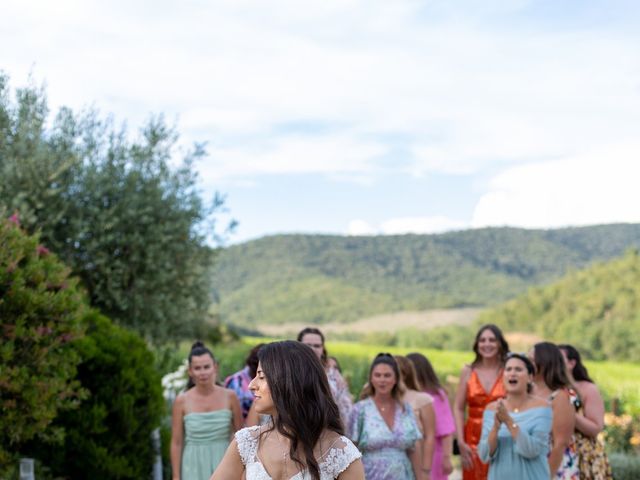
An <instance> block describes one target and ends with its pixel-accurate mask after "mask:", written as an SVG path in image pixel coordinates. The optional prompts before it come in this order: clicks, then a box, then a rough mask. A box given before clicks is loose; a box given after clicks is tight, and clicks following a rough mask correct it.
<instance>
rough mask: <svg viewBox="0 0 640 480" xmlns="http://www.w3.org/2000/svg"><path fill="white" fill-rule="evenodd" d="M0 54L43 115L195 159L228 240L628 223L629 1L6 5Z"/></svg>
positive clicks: (632, 134)
mask: <svg viewBox="0 0 640 480" xmlns="http://www.w3.org/2000/svg"><path fill="white" fill-rule="evenodd" d="M0 41H1V42H2V44H3V45H5V48H3V53H2V55H1V56H0V68H1V69H3V70H4V71H5V72H6V73H8V74H9V75H10V76H11V80H12V85H13V86H20V85H24V84H25V83H26V82H27V78H28V76H29V72H32V74H33V76H34V78H35V79H36V81H44V82H46V85H47V92H48V96H49V100H50V104H51V106H52V107H53V108H54V110H55V109H57V108H58V107H59V106H61V105H68V106H71V107H72V108H74V109H81V108H83V107H86V106H88V105H95V106H96V107H98V108H99V109H100V110H101V111H102V112H103V113H112V114H113V115H114V116H115V118H116V119H117V120H119V121H123V120H126V121H127V123H128V125H129V126H130V127H131V128H132V129H134V128H136V127H138V126H140V125H142V123H143V122H144V120H145V119H146V118H148V116H149V115H150V114H152V113H159V112H164V113H165V114H166V116H167V118H168V119H170V120H171V121H175V122H176V125H177V128H178V130H179V131H180V133H181V141H182V142H183V143H184V144H189V143H191V142H193V141H204V142H207V145H208V147H207V150H208V152H209V157H208V158H207V159H206V160H205V161H203V162H202V163H201V164H199V165H198V169H199V171H200V173H201V177H202V188H203V191H204V192H206V194H207V195H211V194H212V192H213V191H215V190H217V191H219V192H221V193H224V194H226V195H227V207H228V209H229V216H230V217H233V218H235V219H236V220H238V222H239V227H238V229H237V232H236V234H235V235H234V236H232V237H231V238H230V241H231V242H241V241H245V240H247V239H251V238H257V237H260V236H262V235H268V234H274V233H282V232H322V233H335V234H395V233H407V232H416V233H430V232H440V231H445V230H450V229H462V228H474V227H482V226H486V225H514V226H523V227H530V228H533V227H542V228H552V227H561V226H567V225H589V224H596V223H610V222H640V209H639V208H637V205H640V188H638V186H637V183H638V179H639V178H640V162H639V160H640V159H639V158H638V154H639V153H640V137H639V133H638V132H640V54H639V53H638V51H639V49H638V46H639V45H640V4H638V3H637V2H633V1H618V0H609V1H592V0H584V1H560V2H559V1H547V0H543V1H526V0H513V1H508V0H501V1H498V0H484V1H481V0H473V1H472V0H467V1H451V0H441V1H415V0H394V1H376V0H370V1H366V2H365V1H360V0H342V1H337V0H323V1H321V2H299V1H293V0H287V1H272V2H264V1H257V0H225V1H188V0H187V1H182V2H168V1H155V2H148V1H145V2H141V1H135V0H130V1H127V2H125V1H120V0H116V1H111V2H98V1H90V0H85V1H80V0H76V1H68V0H59V1H57V2H47V1H32V0H8V1H7V0H6V1H4V2H3V14H2V16H0ZM7 47H8V48H7Z"/></svg>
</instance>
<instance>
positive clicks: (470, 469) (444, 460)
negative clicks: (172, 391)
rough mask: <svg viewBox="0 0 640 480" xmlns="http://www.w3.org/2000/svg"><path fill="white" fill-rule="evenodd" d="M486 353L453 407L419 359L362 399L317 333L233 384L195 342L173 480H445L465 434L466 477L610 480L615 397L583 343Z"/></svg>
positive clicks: (488, 342) (492, 342)
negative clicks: (596, 377)
mask: <svg viewBox="0 0 640 480" xmlns="http://www.w3.org/2000/svg"><path fill="white" fill-rule="evenodd" d="M473 350H474V353H475V359H474V361H473V362H472V363H471V364H470V365H468V366H465V367H464V368H463V370H462V372H461V375H460V383H459V386H458V389H457V391H456V395H455V400H454V409H453V412H452V410H451V408H450V406H449V397H448V395H447V392H446V390H445V389H444V388H443V387H442V385H441V384H440V382H439V380H438V376H437V375H436V374H435V372H434V370H433V367H432V365H431V363H430V362H429V360H428V359H427V358H426V357H424V356H423V355H421V354H419V353H412V354H409V355H407V356H406V357H403V356H394V355H391V354H389V353H380V354H378V355H377V356H376V357H375V359H374V360H373V362H372V364H371V365H370V368H369V376H368V381H367V383H366V384H365V386H364V387H363V389H362V393H361V395H360V399H359V401H358V402H356V403H355V404H354V403H353V402H352V398H351V395H350V394H349V390H348V388H347V384H346V382H345V380H344V378H343V377H342V376H341V374H340V371H339V368H338V366H337V365H335V364H332V363H330V362H329V361H328V356H327V351H326V348H325V345H324V336H323V335H322V333H321V332H320V331H319V330H318V329H314V328H308V329H305V330H303V331H301V332H300V334H299V335H298V339H297V341H295V342H294V341H284V342H274V343H270V344H266V345H261V346H260V347H259V348H255V349H254V350H253V351H252V352H251V353H250V355H249V357H248V358H247V366H246V367H245V368H244V369H243V370H241V371H240V372H237V373H236V374H234V375H232V376H230V377H228V378H227V380H226V382H225V384H226V385H227V386H228V387H230V388H223V387H221V386H218V385H216V384H215V382H214V381H213V379H215V376H216V374H217V371H216V370H217V364H216V362H215V359H214V357H213V354H212V353H211V352H210V351H209V350H207V349H206V348H204V346H203V345H202V344H199V343H197V344H194V348H193V349H192V352H191V354H190V355H189V375H190V378H191V380H192V382H193V384H194V388H192V389H189V390H187V391H186V392H184V393H183V394H181V395H180V396H178V398H177V400H176V402H175V404H174V407H173V424H172V428H173V433H172V444H171V460H172V468H173V479H174V480H177V479H183V480H201V479H202V480H206V479H208V478H211V480H227V479H229V480H231V479H240V478H246V479H248V480H277V479H288V480H311V479H313V480H329V479H341V480H349V479H364V478H366V479H368V480H387V479H388V480H392V479H407V480H412V479H415V480H435V479H446V478H448V475H449V474H450V473H451V472H452V470H453V467H452V462H451V454H452V451H453V450H454V448H453V444H454V437H456V438H457V449H458V451H459V454H460V458H461V465H462V468H463V478H464V480H471V479H473V480H476V479H487V478H488V479H504V478H514V479H515V478H517V479H522V480H528V479H532V480H533V479H550V478H552V479H574V478H580V479H584V478H586V479H605V480H606V479H610V478H611V472H610V468H609V466H608V463H607V461H606V456H605V455H604V450H603V449H602V444H601V443H599V442H598V441H597V435H598V433H599V432H600V431H601V430H602V428H603V416H604V405H603V402H602V397H601V396H600V394H599V392H598V389H597V388H596V387H595V385H594V384H593V382H592V381H591V379H590V378H589V375H588V372H587V371H586V369H585V367H584V365H583V364H582V362H581V359H580V355H579V353H578V352H577V351H576V350H575V349H574V348H573V347H571V346H570V345H560V346H556V345H554V344H551V343H548V342H542V343H538V344H536V345H535V346H534V348H533V349H532V350H531V351H530V352H529V354H528V355H525V354H516V353H509V347H508V343H507V341H506V340H505V338H504V336H503V335H502V332H501V331H500V329H499V328H498V327H496V326H495V325H486V326H484V327H482V328H481V329H480V330H479V331H478V334H477V335H476V338H475V342H474V346H473ZM247 392H248V393H247ZM239 399H240V400H242V407H241V405H240V403H241V402H240V400H239ZM243 425H244V426H246V427H245V428H242V429H240V428H241V427H242V426H243ZM227 446H228V448H227ZM225 450H226V453H225ZM585 465H588V468H586V467H585Z"/></svg>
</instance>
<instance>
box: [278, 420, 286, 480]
mask: <svg viewBox="0 0 640 480" xmlns="http://www.w3.org/2000/svg"><path fill="white" fill-rule="evenodd" d="M275 433H276V442H278V445H279V446H280V450H281V451H282V474H281V475H280V478H281V479H286V478H288V477H287V457H288V456H289V452H288V451H287V448H286V446H285V445H283V444H285V443H286V442H283V441H282V440H281V437H280V433H279V432H278V431H277V430H276V431H275ZM283 447H284V448H283Z"/></svg>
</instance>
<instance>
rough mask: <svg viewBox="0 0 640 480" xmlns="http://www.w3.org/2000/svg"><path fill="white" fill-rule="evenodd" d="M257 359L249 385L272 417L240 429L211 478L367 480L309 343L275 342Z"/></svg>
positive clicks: (259, 408) (257, 403)
mask: <svg viewBox="0 0 640 480" xmlns="http://www.w3.org/2000/svg"><path fill="white" fill-rule="evenodd" d="M258 358H259V360H260V362H259V364H258V369H257V373H256V377H255V378H254V379H253V380H252V381H251V383H250V384H249V389H250V390H251V391H252V392H253V395H254V397H255V400H254V405H255V409H256V410H257V411H258V413H261V414H267V415H271V417H272V419H273V422H272V423H269V424H267V425H263V426H255V427H249V428H244V429H242V430H240V431H239V432H237V433H236V434H235V437H234V439H233V440H232V442H231V444H230V445H229V448H228V449H227V452H226V453H225V455H224V458H223V459H222V462H221V463H220V465H219V466H218V468H217V469H216V471H215V472H214V474H213V476H212V477H211V480H239V479H241V478H246V480H281V479H286V480H333V479H339V480H364V469H363V466H362V462H361V461H360V456H361V455H360V452H359V451H358V449H357V448H356V447H355V445H354V444H353V443H352V442H351V440H349V439H348V438H346V437H345V436H344V431H343V425H342V423H341V421H340V412H339V411H338V407H337V406H336V403H335V401H334V400H333V398H332V396H331V390H330V389H329V384H328V381H327V375H326V373H325V371H324V368H323V367H322V365H321V364H320V361H319V360H318V358H317V356H316V355H315V354H314V353H313V351H312V350H311V348H309V347H308V346H306V345H304V344H302V343H299V342H293V341H284V342H274V343H270V344H268V345H264V346H263V347H262V348H261V349H260V352H259V353H258ZM243 475H244V477H243Z"/></svg>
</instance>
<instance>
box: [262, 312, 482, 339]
mask: <svg viewBox="0 0 640 480" xmlns="http://www.w3.org/2000/svg"><path fill="white" fill-rule="evenodd" d="M481 311H482V309H480V308H448V309H435V310H423V311H416V312H407V311H402V312H395V313H387V314H384V315H375V316H373V317H367V318H362V319H360V320H356V321H355V322H349V323H339V322H329V323H323V324H322V331H323V333H325V335H327V336H332V335H333V336H339V335H345V334H354V335H363V334H367V333H371V332H387V331H388V330H389V325H393V326H394V329H395V330H399V329H402V328H419V329H420V330H429V329H431V328H435V327H443V326H448V325H471V324H472V323H473V321H474V320H475V319H476V318H477V317H478V315H479V314H480V312H481ZM307 326H308V324H306V323H285V324H272V325H268V324H265V325H261V326H260V332H261V333H262V334H264V335H267V336H272V337H279V338H292V337H294V336H295V335H296V334H297V332H299V331H300V330H302V329H303V328H304V327H307ZM342 338H344V337H342Z"/></svg>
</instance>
